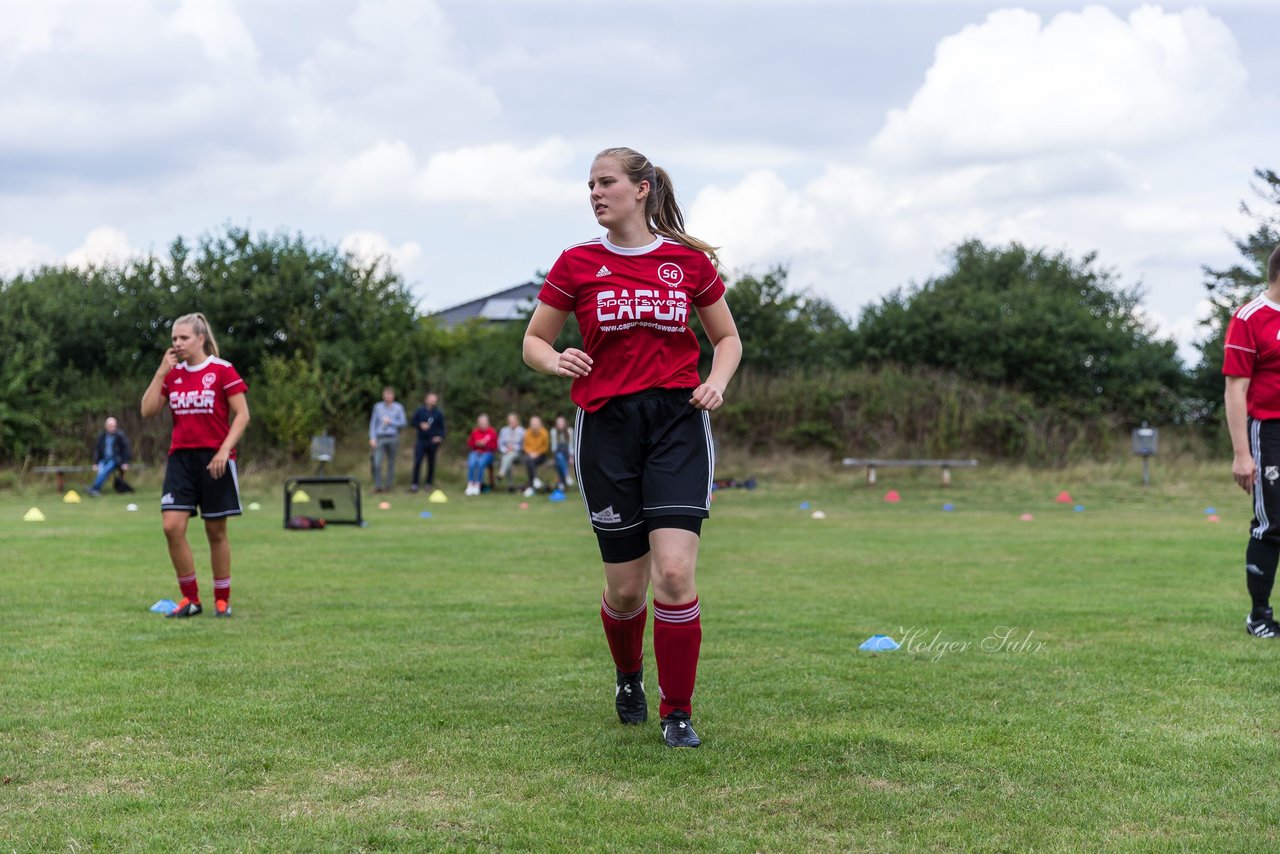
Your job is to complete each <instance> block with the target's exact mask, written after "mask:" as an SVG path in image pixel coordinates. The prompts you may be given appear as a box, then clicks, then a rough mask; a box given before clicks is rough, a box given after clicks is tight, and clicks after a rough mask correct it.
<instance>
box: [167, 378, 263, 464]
mask: <svg viewBox="0 0 1280 854" xmlns="http://www.w3.org/2000/svg"><path fill="white" fill-rule="evenodd" d="M248 390H249V386H248V385H246V384H245V381H244V380H242V379H241V378H240V374H238V373H236V369H235V368H234V367H232V365H231V363H230V362H227V361H224V360H222V359H219V358H218V357H217V356H210V357H209V358H207V359H205V360H204V361H203V362H201V363H200V364H199V365H196V366H195V367H189V366H188V365H187V363H186V362H182V363H180V364H179V365H178V366H177V367H176V368H174V369H173V370H172V371H170V372H169V373H168V374H167V375H166V376H165V378H164V382H163V383H162V384H161V386H160V391H161V392H163V393H164V394H165V395H166V396H167V400H168V403H169V409H170V411H172V412H173V442H172V443H171V444H170V445H169V453H171V454H172V453H173V452H174V451H177V450H179V449H182V448H206V449H212V450H217V449H218V448H220V447H222V442H223V440H224V439H226V438H227V432H228V431H229V430H230V429H231V406H230V404H228V402H227V399H228V398H230V397H232V396H233V395H237V394H244V393H245V392H246V391H248ZM235 458H236V449H235V448H232V449H231V459H233V460H234V459H235Z"/></svg>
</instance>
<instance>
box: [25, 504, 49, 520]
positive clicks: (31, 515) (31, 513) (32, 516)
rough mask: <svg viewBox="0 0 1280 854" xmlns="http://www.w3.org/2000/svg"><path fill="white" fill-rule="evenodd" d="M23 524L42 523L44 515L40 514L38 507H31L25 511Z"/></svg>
mask: <svg viewBox="0 0 1280 854" xmlns="http://www.w3.org/2000/svg"><path fill="white" fill-rule="evenodd" d="M22 521H24V522H43V521H44V514H43V513H41V512H40V508H39V507H32V508H31V509H30V510H28V511H27V515H25V516H23V517H22Z"/></svg>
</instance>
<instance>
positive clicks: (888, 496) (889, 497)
mask: <svg viewBox="0 0 1280 854" xmlns="http://www.w3.org/2000/svg"><path fill="white" fill-rule="evenodd" d="M884 500H885V501H888V502H889V503H890V504H897V503H898V502H899V501H901V500H902V496H901V495H899V494H898V490H896V489H891V490H889V491H888V492H886V493H885V494H884Z"/></svg>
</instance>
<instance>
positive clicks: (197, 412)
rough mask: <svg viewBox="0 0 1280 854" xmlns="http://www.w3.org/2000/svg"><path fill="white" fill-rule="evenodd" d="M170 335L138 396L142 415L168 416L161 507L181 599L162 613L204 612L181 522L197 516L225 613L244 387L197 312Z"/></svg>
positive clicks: (220, 611) (219, 608)
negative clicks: (170, 343) (170, 342)
mask: <svg viewBox="0 0 1280 854" xmlns="http://www.w3.org/2000/svg"><path fill="white" fill-rule="evenodd" d="M172 340H173V346H172V347H170V348H169V349H168V350H166V351H165V354H164V358H163V359H161V360H160V367H159V368H157V369H156V374H155V376H154V377H152V379H151V384H150V385H149V386H147V390H146V391H145V392H143V394H142V414H143V416H144V417H150V416H152V415H158V414H159V413H160V412H161V410H163V409H164V408H165V407H166V406H168V407H169V410H170V411H171V412H172V413H173V441H172V442H171V444H170V446H169V461H168V463H167V464H166V466H165V471H164V495H163V497H162V498H161V499H160V510H161V512H162V516H163V517H164V536H165V539H166V540H167V541H168V543H169V559H170V560H172V561H173V568H174V570H175V571H176V572H177V574H178V586H179V587H180V588H181V589H182V601H181V602H179V603H178V607H177V608H175V609H174V610H173V611H171V612H170V613H169V616H170V617H194V616H196V615H197V614H199V613H200V612H201V611H202V610H203V609H202V608H201V606H200V589H199V586H198V585H197V584H196V565H195V558H194V557H193V555H192V554H191V546H190V545H189V544H188V543H187V523H188V522H189V521H190V519H191V517H192V516H194V515H196V513H202V514H204V532H205V536H206V537H208V539H209V560H210V562H211V563H212V564H213V595H214V616H217V617H230V616H231V604H230V602H231V544H230V543H229V542H228V541H227V519H228V518H229V517H231V516H239V515H240V513H241V508H240V484H239V481H238V480H237V479H236V443H237V442H239V441H240V437H241V436H243V435H244V429H245V427H247V426H248V424H249V404H248V403H247V402H246V401H245V397H244V393H245V392H246V391H248V388H249V387H248V386H247V385H245V382H244V380H243V379H241V378H240V374H238V373H236V369H235V368H234V367H233V366H232V365H231V363H230V362H227V361H224V360H222V359H220V358H218V343H217V341H215V340H214V338H213V333H212V332H211V331H210V329H209V321H208V320H206V319H205V316H204V315H203V314H198V313H197V314H187V315H183V316H182V317H179V318H178V319H177V320H175V321H174V322H173V339H172Z"/></svg>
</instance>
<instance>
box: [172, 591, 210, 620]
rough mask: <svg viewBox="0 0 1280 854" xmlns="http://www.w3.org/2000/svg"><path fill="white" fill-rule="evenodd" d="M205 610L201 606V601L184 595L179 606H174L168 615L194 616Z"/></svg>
mask: <svg viewBox="0 0 1280 854" xmlns="http://www.w3.org/2000/svg"><path fill="white" fill-rule="evenodd" d="M203 611H204V609H203V608H201V607H200V603H199V602H196V601H194V600H192V599H188V598H187V597H185V596H183V597H182V601H181V602H179V603H178V607H176V608H174V609H173V610H172V611H170V612H169V613H168V614H165V616H166V617H194V616H196V615H197V614H200V613H202V612H203Z"/></svg>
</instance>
